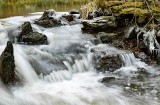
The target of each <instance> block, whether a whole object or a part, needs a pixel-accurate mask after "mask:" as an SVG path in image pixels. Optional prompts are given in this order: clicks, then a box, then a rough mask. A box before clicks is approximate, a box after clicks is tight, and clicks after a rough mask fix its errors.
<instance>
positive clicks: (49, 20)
mask: <svg viewBox="0 0 160 105" xmlns="http://www.w3.org/2000/svg"><path fill="white" fill-rule="evenodd" d="M55 15H56V13H55V11H54V10H46V11H44V13H43V15H42V17H40V18H39V19H38V20H36V21H35V24H38V25H40V26H42V27H55V26H59V25H61V21H60V20H58V19H55V18H54V16H55Z"/></svg>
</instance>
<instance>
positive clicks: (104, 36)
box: [97, 32, 117, 43]
mask: <svg viewBox="0 0 160 105" xmlns="http://www.w3.org/2000/svg"><path fill="white" fill-rule="evenodd" d="M97 37H98V38H100V39H101V41H102V43H112V42H113V40H116V38H117V33H105V32H99V33H98V36H97Z"/></svg>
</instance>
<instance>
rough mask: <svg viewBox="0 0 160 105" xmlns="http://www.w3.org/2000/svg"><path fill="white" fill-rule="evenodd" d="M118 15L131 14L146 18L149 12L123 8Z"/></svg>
mask: <svg viewBox="0 0 160 105" xmlns="http://www.w3.org/2000/svg"><path fill="white" fill-rule="evenodd" d="M120 14H133V15H134V16H146V15H148V14H150V12H149V11H148V10H147V9H141V8H125V9H122V10H121V12H120Z"/></svg>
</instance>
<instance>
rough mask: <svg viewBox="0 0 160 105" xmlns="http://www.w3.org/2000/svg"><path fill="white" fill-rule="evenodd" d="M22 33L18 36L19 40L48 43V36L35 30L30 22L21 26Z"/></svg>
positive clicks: (31, 42) (28, 42)
mask: <svg viewBox="0 0 160 105" xmlns="http://www.w3.org/2000/svg"><path fill="white" fill-rule="evenodd" d="M21 30H22V31H21V33H20V34H19V36H18V37H17V40H18V42H23V43H26V44H47V36H45V35H43V34H41V33H39V32H36V31H35V32H34V31H33V29H32V26H31V23H30V22H25V23H24V24H23V25H22V27H21Z"/></svg>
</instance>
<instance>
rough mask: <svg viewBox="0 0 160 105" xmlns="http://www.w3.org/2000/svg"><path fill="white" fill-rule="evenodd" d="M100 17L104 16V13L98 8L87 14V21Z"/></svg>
mask: <svg viewBox="0 0 160 105" xmlns="http://www.w3.org/2000/svg"><path fill="white" fill-rule="evenodd" d="M100 16H105V13H104V11H103V10H102V9H101V8H98V9H96V10H95V11H92V12H91V13H89V14H88V19H93V18H96V17H100Z"/></svg>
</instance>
